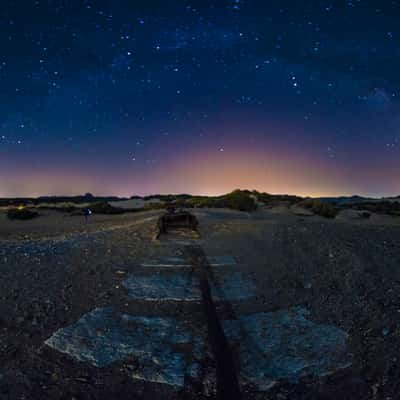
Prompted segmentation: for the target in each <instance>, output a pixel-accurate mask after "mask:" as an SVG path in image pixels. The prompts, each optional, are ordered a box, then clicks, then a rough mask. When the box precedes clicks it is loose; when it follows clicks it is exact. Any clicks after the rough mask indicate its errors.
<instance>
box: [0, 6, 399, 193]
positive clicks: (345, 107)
mask: <svg viewBox="0 0 400 400" xmlns="http://www.w3.org/2000/svg"><path fill="white" fill-rule="evenodd" d="M399 17H400V5H399V3H398V2H397V1H385V2H381V1H361V0H360V1H356V0H353V1H302V2H294V1H271V2H266V1H256V0H253V1H252V0H219V1H216V0H215V1H115V0H114V1H73V0H71V1H59V0H53V1H50V0H47V1H40V0H38V1H29V2H28V1H23V0H20V1H2V2H1V5H0V29H1V32H2V34H1V36H0V41H1V47H0V48H1V53H0V87H1V91H0V96H1V108H0V196H22V195H40V194H73V193H81V192H86V191H90V192H94V193H98V194H100V193H103V194H118V195H132V194H143V193H150V192H164V193H165V192H192V193H222V192H225V191H228V190H231V189H234V188H236V187H242V188H244V187H247V188H250V189H253V188H255V189H259V190H263V191H269V192H275V193H276V192H286V193H298V194H310V195H322V194H324V195H328V194H329V195H330V194H351V193H360V194H369V195H378V196H380V195H391V194H399V193H400V178H399V174H398V170H399V167H400V158H399V156H400V130H399V129H400V117H399V110H400V107H399V98H400V77H399V72H398V71H400V57H399V56H400V46H399V45H400V25H399V23H398V21H399Z"/></svg>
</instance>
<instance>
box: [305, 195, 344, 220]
mask: <svg viewBox="0 0 400 400" xmlns="http://www.w3.org/2000/svg"><path fill="white" fill-rule="evenodd" d="M299 205H300V206H302V207H304V208H305V209H306V210H310V211H312V212H313V213H314V214H317V215H320V216H321V217H325V218H335V217H336V215H337V213H338V212H339V209H338V208H337V207H335V206H334V205H333V204H332V203H329V202H326V201H321V200H318V199H306V200H303V201H302V202H301V203H299Z"/></svg>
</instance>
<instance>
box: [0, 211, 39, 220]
mask: <svg viewBox="0 0 400 400" xmlns="http://www.w3.org/2000/svg"><path fill="white" fill-rule="evenodd" d="M38 216H39V213H38V212H37V211H35V210H32V209H29V208H10V209H9V210H8V211H7V217H8V218H9V219H15V220H28V219H33V218H36V217H38Z"/></svg>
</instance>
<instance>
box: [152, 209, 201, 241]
mask: <svg viewBox="0 0 400 400" xmlns="http://www.w3.org/2000/svg"><path fill="white" fill-rule="evenodd" d="M198 225H199V222H198V220H197V218H196V217H195V216H194V215H193V214H191V213H190V212H188V211H184V210H179V211H177V210H175V208H173V207H169V208H168V209H167V212H166V213H165V214H163V215H161V217H160V218H159V219H158V222H157V228H158V232H157V236H159V235H160V234H162V233H168V231H169V230H177V229H185V230H192V231H195V232H197V227H198Z"/></svg>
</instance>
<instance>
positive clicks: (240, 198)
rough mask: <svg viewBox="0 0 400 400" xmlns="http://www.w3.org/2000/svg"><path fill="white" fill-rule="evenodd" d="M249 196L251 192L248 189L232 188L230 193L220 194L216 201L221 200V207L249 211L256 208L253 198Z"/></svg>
mask: <svg viewBox="0 0 400 400" xmlns="http://www.w3.org/2000/svg"><path fill="white" fill-rule="evenodd" d="M250 196H251V193H250V192H248V191H242V190H234V191H233V192H232V193H228V194H226V195H225V196H221V197H220V198H219V199H218V201H221V206H222V207H228V208H232V209H234V210H239V211H247V212H250V211H254V210H255V209H256V208H257V205H256V203H255V201H254V199H253V198H252V197H250ZM218 201H217V202H218Z"/></svg>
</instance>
